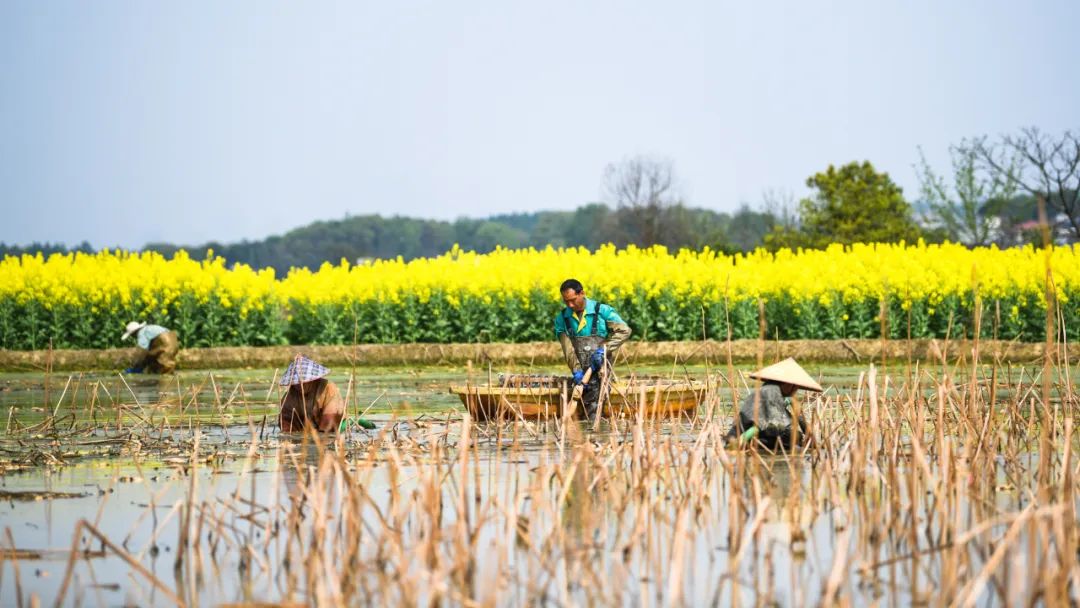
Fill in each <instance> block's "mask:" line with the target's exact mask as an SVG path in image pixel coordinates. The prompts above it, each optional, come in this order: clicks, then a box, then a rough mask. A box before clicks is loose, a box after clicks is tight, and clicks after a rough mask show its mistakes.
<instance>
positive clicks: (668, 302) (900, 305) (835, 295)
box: [0, 243, 1080, 349]
mask: <svg viewBox="0 0 1080 608" xmlns="http://www.w3.org/2000/svg"><path fill="white" fill-rule="evenodd" d="M1078 258H1080V248H1078V247H1077V246H1072V247H1058V248H1055V249H1054V250H1053V251H1052V253H1050V254H1047V253H1046V252H1045V251H1043V250H1038V249H1035V248H1033V247H1024V248H1015V249H1007V250H999V249H997V248H993V247H991V248H979V249H967V248H965V247H963V246H960V245H953V244H944V245H926V244H923V243H919V244H916V245H884V244H875V245H855V246H853V247H848V248H844V247H840V246H833V247H830V248H828V249H826V250H823V251H795V252H793V251H788V250H782V251H780V252H778V253H775V254H772V253H768V252H766V251H763V250H759V251H756V252H753V253H750V254H746V255H737V256H734V257H732V256H727V255H724V254H721V253H718V252H714V251H710V250H708V249H706V250H704V251H686V250H684V251H679V252H669V251H667V250H666V249H665V248H663V247H652V248H647V249H641V248H636V247H629V248H626V249H622V250H617V249H615V248H614V247H611V246H606V247H601V248H600V249H599V250H598V251H595V252H592V251H589V250H586V249H583V248H576V249H575V248H571V249H552V248H547V249H543V250H535V249H522V250H505V249H499V250H496V251H494V252H491V253H487V254H477V253H473V252H467V251H462V250H460V249H456V248H455V249H454V250H452V251H450V252H448V253H446V254H444V255H442V256H439V257H436V258H426V259H417V260H412V261H408V262H406V261H404V260H401V259H396V260H377V261H374V262H372V263H369V264H363V265H350V264H349V263H347V262H345V261H342V262H341V263H340V264H338V265H331V264H324V265H323V266H322V267H321V268H319V269H317V270H315V271H311V270H307V269H294V270H293V271H291V272H290V273H289V274H288V276H286V277H284V278H277V277H275V276H274V272H273V271H272V270H270V269H265V270H254V269H252V268H249V267H247V266H244V265H242V264H237V265H233V266H231V267H228V266H226V264H225V261H224V260H222V259H221V258H217V257H212V258H210V259H206V260H193V259H191V258H190V257H189V256H188V255H187V254H186V253H184V252H180V253H178V254H177V255H176V256H174V257H173V258H171V259H166V258H164V257H162V256H161V255H158V254H155V253H141V254H136V253H125V252H119V251H117V252H108V251H105V252H101V253H97V254H83V253H75V254H66V255H60V254H57V255H53V256H50V257H49V258H48V259H45V258H43V257H41V256H22V257H8V258H5V259H4V260H3V261H0V347H2V348H9V349H30V348H42V347H44V346H47V345H48V344H49V342H50V340H51V342H52V344H53V346H54V347H58V348H59V347H107V346H115V345H116V344H117V343H118V340H119V335H120V329H121V328H122V327H123V324H124V323H125V322H126V321H129V320H132V319H137V320H147V321H150V322H155V323H159V324H162V325H166V326H168V327H171V328H174V329H176V330H177V331H178V333H179V334H180V336H181V341H182V342H183V343H184V344H185V345H187V346H196V345H224V344H250V345H259V344H280V343H285V342H292V343H312V342H315V343H351V342H353V341H354V340H355V341H357V342H414V341H425V342H459V341H526V340H544V339H549V338H551V335H552V328H551V324H552V321H551V317H552V315H554V313H555V312H556V311H557V310H558V308H559V306H560V304H559V294H558V285H559V284H560V283H561V282H562V281H563V280H564V279H566V278H569V277H574V278H577V279H579V280H580V281H582V282H583V283H584V284H585V286H586V290H587V293H588V294H589V295H590V297H593V298H595V299H598V300H601V301H603V302H606V303H609V304H611V305H613V306H615V308H616V309H617V310H619V312H620V313H621V314H622V315H623V316H624V317H625V318H626V319H627V320H628V321H629V323H630V324H631V326H632V327H633V328H634V331H635V335H636V337H639V338H646V339H651V340H668V339H698V338H701V337H702V336H703V335H706V336H708V337H718V338H723V337H725V336H726V335H727V333H728V329H729V327H730V329H731V332H732V335H733V336H734V337H750V336H756V335H757V334H758V331H759V325H758V310H759V303H760V306H761V307H762V308H763V309H764V310H765V314H766V320H767V324H768V329H767V332H768V334H769V337H770V338H773V337H779V338H842V337H871V336H877V335H879V334H880V332H881V329H882V325H883V323H882V319H881V317H880V313H881V310H882V307H883V304H884V309H885V310H886V319H885V321H886V322H885V323H884V325H885V329H886V331H887V332H889V335H891V336H893V337H905V336H907V335H908V332H909V331H910V332H911V335H912V337H929V336H943V335H945V334H946V332H949V333H950V334H951V335H953V336H958V335H962V334H970V333H971V331H973V323H972V319H973V312H974V310H975V308H976V302H977V301H978V303H979V305H980V306H981V310H982V318H983V324H982V331H983V334H984V335H986V336H987V337H992V336H994V335H997V336H998V337H1002V338H1009V339H1012V338H1016V337H1019V338H1020V339H1022V340H1039V339H1042V338H1043V332H1044V324H1045V310H1046V293H1047V291H1046V285H1047V276H1048V275H1047V269H1048V268H1049V269H1050V270H1052V274H1051V275H1050V276H1051V277H1052V285H1053V289H1054V294H1055V297H1056V300H1057V303H1058V305H1059V306H1060V318H1061V319H1062V320H1063V321H1064V326H1065V328H1066V329H1067V330H1068V331H1072V332H1075V331H1076V330H1078V329H1080V313H1078V304H1077V299H1076V294H1077V291H1078V289H1080V259H1078Z"/></svg>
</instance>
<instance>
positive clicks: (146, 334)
mask: <svg viewBox="0 0 1080 608" xmlns="http://www.w3.org/2000/svg"><path fill="white" fill-rule="evenodd" d="M133 335H134V336H135V345H136V346H138V347H139V354H138V356H137V357H136V358H135V361H134V362H133V363H132V364H131V367H129V368H127V369H125V370H124V373H126V374H141V373H142V372H143V370H146V371H149V372H150V373H153V374H171V373H173V372H174V371H176V355H177V353H179V352H180V341H179V340H178V339H177V338H176V332H174V331H171V330H168V329H166V328H164V327H162V326H160V325H147V324H146V322H145V321H143V322H141V323H140V322H138V321H132V322H131V323H128V324H127V327H125V328H124V333H123V334H122V335H121V336H120V339H121V340H127V339H128V338H130V337H131V336H133Z"/></svg>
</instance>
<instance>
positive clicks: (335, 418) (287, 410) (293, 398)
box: [278, 355, 345, 433]
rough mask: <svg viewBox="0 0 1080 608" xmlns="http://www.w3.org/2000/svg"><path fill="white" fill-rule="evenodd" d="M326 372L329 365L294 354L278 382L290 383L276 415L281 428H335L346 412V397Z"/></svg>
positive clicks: (282, 383) (295, 430) (296, 431)
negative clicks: (342, 395)
mask: <svg viewBox="0 0 1080 608" xmlns="http://www.w3.org/2000/svg"><path fill="white" fill-rule="evenodd" d="M329 374H330V370H329V369H327V368H325V367H323V366H322V365H319V364H318V363H316V362H314V361H312V360H311V359H308V358H307V357H305V356H304V355H296V357H295V358H293V360H292V362H291V363H289V367H287V368H286V369H285V373H284V374H283V375H282V376H281V386H287V387H289V389H288V390H287V391H285V396H284V397H282V398H281V409H280V413H279V416H278V422H279V423H280V425H281V430H282V432H285V433H298V432H301V431H303V430H304V427H305V426H312V427H314V428H315V429H317V430H319V431H322V432H326V431H333V430H337V428H338V425H340V424H341V419H342V418H343V417H344V416H345V400H344V399H342V398H341V391H339V390H338V387H337V385H336V384H334V383H333V382H332V381H330V380H329V379H328V378H327V377H326V376H328V375H329Z"/></svg>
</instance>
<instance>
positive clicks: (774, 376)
mask: <svg viewBox="0 0 1080 608" xmlns="http://www.w3.org/2000/svg"><path fill="white" fill-rule="evenodd" d="M750 377H751V378H755V379H757V380H772V381H774V382H786V383H788V384H794V385H795V386H797V387H799V388H805V389H806V390H808V391H816V392H818V393H820V392H821V390H822V389H821V385H820V384H818V383H817V382H814V379H813V378H811V377H810V374H808V373H806V370H805V369H803V368H802V367H801V366H800V365H799V364H798V363H796V362H795V359H792V358H791V357H788V358H787V359H784V360H783V361H781V362H779V363H774V364H772V365H770V366H768V367H764V368H762V369H759V370H758V371H756V372H754V373H752V374H750Z"/></svg>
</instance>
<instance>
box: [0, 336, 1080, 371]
mask: <svg viewBox="0 0 1080 608" xmlns="http://www.w3.org/2000/svg"><path fill="white" fill-rule="evenodd" d="M973 347H974V343H973V342H972V341H970V340H956V341H944V340H911V341H886V342H882V341H881V340H784V341H773V342H765V343H762V342H760V341H758V340H733V341H732V342H731V343H730V345H729V343H728V342H725V341H718V340H704V341H696V342H641V341H631V342H628V343H626V345H624V346H623V349H622V351H623V352H622V355H621V356H623V357H625V362H626V363H627V364H630V365H635V364H665V363H666V364H679V363H686V364H690V365H705V364H718V363H726V362H727V358H728V356H729V354H730V356H731V358H732V360H733V361H735V362H742V363H750V362H755V361H757V359H758V354H759V353H762V355H763V356H762V360H763V361H766V362H768V361H774V360H778V359H780V358H783V357H795V358H796V359H798V360H799V361H807V362H820V363H837V364H846V365H858V364H862V363H869V362H871V361H879V362H880V361H881V360H882V358H883V355H884V359H885V360H886V361H907V360H909V359H910V360H913V361H916V360H918V361H935V360H939V359H940V358H941V356H942V355H945V356H946V357H948V358H950V359H951V358H953V357H954V356H964V357H965V358H970V357H971V353H972V350H973ZM301 352H302V353H305V354H307V355H308V356H310V357H312V358H313V359H315V360H317V361H320V362H322V363H324V364H327V365H336V366H342V365H347V366H350V367H351V366H357V367H368V366H415V365H459V364H461V365H464V364H468V363H469V362H472V363H473V365H478V366H487V365H488V364H489V363H490V364H492V365H508V366H527V365H540V364H543V365H550V364H558V363H559V362H560V361H562V354H561V352H560V350H559V345H558V343H556V342H554V341H548V342H529V343H523V344H501V343H486V344H358V345H354V346H327V345H312V346H303V345H293V346H259V347H242V346H231V347H230V346H226V347H216V348H185V349H181V351H180V357H179V366H180V368H181V369H239V368H273V367H284V366H285V365H286V364H287V363H288V361H289V360H290V359H291V358H292V357H293V355H294V354H296V353H301ZM1043 352H1044V345H1043V344H1042V343H1038V344H1032V343H1026V342H1007V341H1002V340H997V341H993V340H982V341H980V342H979V356H980V359H981V360H983V361H994V360H1000V361H1004V362H1013V363H1031V362H1034V361H1037V360H1039V359H1041V358H1042V356H1043ZM134 356H135V350H134V349H130V348H127V349H125V348H110V349H100V350H96V349H87V350H68V349H57V350H51V351H50V350H36V351H12V350H0V371H7V372H16V371H39V372H40V371H47V370H52V371H89V370H120V369H124V368H125V367H127V366H128V365H129V364H130V362H131V360H132V359H133V357H134ZM1066 356H1068V358H1069V360H1070V361H1072V362H1075V361H1077V360H1078V357H1080V351H1073V352H1069V351H1068V350H1067V349H1064V348H1060V349H1059V352H1058V353H1057V358H1058V360H1064V358H1065V357H1066Z"/></svg>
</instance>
